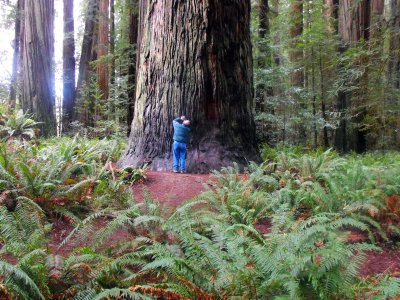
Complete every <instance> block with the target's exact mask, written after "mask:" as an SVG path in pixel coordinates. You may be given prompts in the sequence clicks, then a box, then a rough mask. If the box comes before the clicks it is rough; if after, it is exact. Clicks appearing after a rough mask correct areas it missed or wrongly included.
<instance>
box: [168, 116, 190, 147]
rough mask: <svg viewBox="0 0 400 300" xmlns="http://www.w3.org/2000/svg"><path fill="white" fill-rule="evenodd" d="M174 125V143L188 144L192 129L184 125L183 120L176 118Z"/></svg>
mask: <svg viewBox="0 0 400 300" xmlns="http://www.w3.org/2000/svg"><path fill="white" fill-rule="evenodd" d="M172 125H173V126H174V141H176V142H179V143H184V144H187V142H188V140H189V132H190V127H189V126H185V125H183V121H182V119H181V118H176V119H175V120H174V121H173V122H172Z"/></svg>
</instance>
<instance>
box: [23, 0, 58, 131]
mask: <svg viewBox="0 0 400 300" xmlns="http://www.w3.org/2000/svg"><path fill="white" fill-rule="evenodd" d="M23 22H24V26H23V28H24V30H23V32H22V34H23V35H22V45H21V50H22V69H21V73H22V95H21V107H22V109H23V110H24V111H25V112H29V113H33V114H34V117H35V119H36V120H37V121H40V122H43V124H42V125H41V126H40V129H41V133H42V134H43V135H50V134H53V133H55V131H56V119H55V115H54V103H55V91H54V80H55V79H54V60H53V57H54V46H53V44H54V34H53V32H54V24H53V23H54V0H46V1H45V0H25V7H24V18H23Z"/></svg>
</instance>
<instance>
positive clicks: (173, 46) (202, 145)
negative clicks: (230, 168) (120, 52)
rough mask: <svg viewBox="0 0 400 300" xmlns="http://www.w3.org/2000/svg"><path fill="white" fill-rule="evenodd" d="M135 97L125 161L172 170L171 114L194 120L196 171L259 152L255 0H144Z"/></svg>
mask: <svg viewBox="0 0 400 300" xmlns="http://www.w3.org/2000/svg"><path fill="white" fill-rule="evenodd" d="M139 28H140V34H139V39H138V41H139V55H138V60H139V62H138V72H137V74H138V76H137V88H136V103H135V112H134V120H133V123H132V129H131V134H130V137H129V146H128V149H127V151H126V153H125V155H124V157H123V158H122V159H121V161H120V164H121V165H132V166H140V165H142V164H143V163H144V162H145V161H148V160H151V161H152V165H151V166H152V168H153V169H155V170H171V169H172V160H171V145H172V126H171V124H172V120H173V119H174V117H176V116H179V115H181V114H185V115H186V116H187V117H188V118H190V119H191V120H192V124H193V128H192V130H193V131H192V138H191V141H190V143H189V150H188V155H187V169H188V171H190V172H208V171H209V170H212V169H220V168H221V167H223V166H227V165H231V164H232V162H233V161H236V162H238V163H239V164H240V165H245V164H247V163H248V161H250V160H258V159H259V155H258V151H257V147H256V145H255V130H254V121H253V115H252V110H253V105H252V94H253V91H252V56H251V43H250V0H235V1H230V2H229V5H228V4H225V3H223V1H217V0H205V1H195V0H188V1H178V0H173V1H163V0H158V1H153V2H151V4H149V2H148V1H146V0H141V1H140V26H139Z"/></svg>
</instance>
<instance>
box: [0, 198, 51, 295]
mask: <svg viewBox="0 0 400 300" xmlns="http://www.w3.org/2000/svg"><path fill="white" fill-rule="evenodd" d="M17 200H18V204H17V205H16V207H15V209H14V210H13V211H11V212H10V211H8V210H7V208H6V207H5V206H0V241H1V242H2V244H3V247H2V248H1V250H0V255H1V256H2V259H1V260H0V273H1V276H2V279H1V284H4V286H5V288H6V290H7V292H8V293H9V294H10V295H11V297H13V299H16V298H18V299H47V298H48V297H49V295H50V289H49V284H48V282H49V272H48V269H47V267H46V265H45V257H46V254H47V253H46V248H47V240H46V237H45V236H46V233H47V232H48V231H49V229H50V228H49V226H45V225H44V220H43V217H44V212H43V211H42V210H41V208H40V207H39V206H37V204H36V203H34V202H33V201H32V200H30V199H28V198H24V197H20V198H18V199H17ZM4 255H7V256H4ZM10 255H11V256H12V257H13V258H14V259H15V260H16V261H17V263H16V264H10V263H9V262H7V261H5V260H3V257H10Z"/></svg>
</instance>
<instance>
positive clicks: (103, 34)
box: [96, 0, 109, 99]
mask: <svg viewBox="0 0 400 300" xmlns="http://www.w3.org/2000/svg"><path fill="white" fill-rule="evenodd" d="M108 9H109V0H100V6H99V30H98V41H97V49H96V53H97V59H98V60H99V61H98V63H97V83H98V85H99V88H100V91H101V93H102V98H103V99H107V98H108V94H109V83H108V79H109V68H108V66H109V63H108V60H107V59H105V57H106V56H107V55H108V48H109V40H108V34H109V18H108V12H109V10H108Z"/></svg>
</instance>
